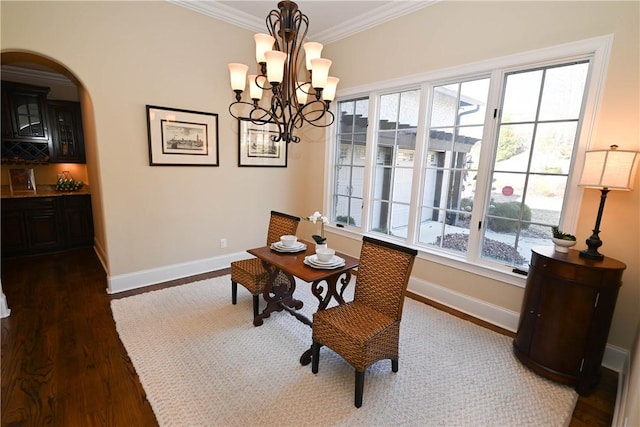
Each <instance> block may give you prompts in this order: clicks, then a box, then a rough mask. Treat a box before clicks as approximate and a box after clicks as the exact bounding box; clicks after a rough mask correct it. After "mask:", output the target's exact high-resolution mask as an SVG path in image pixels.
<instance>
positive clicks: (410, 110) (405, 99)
mask: <svg viewBox="0 0 640 427" xmlns="http://www.w3.org/2000/svg"><path fill="white" fill-rule="evenodd" d="M419 110H420V90H410V91H408V92H402V93H401V94H400V111H399V115H398V117H399V126H398V129H402V128H405V127H407V126H411V127H415V126H418V112H419Z"/></svg>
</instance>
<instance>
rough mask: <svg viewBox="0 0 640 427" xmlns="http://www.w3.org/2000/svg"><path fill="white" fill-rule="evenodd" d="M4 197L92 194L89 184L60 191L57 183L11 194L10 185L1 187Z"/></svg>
mask: <svg viewBox="0 0 640 427" xmlns="http://www.w3.org/2000/svg"><path fill="white" fill-rule="evenodd" d="M1 190H2V198H3V199H15V198H24V197H56V196H80V195H83V194H91V190H90V188H89V186H88V185H85V186H83V187H82V188H81V189H79V190H77V191H58V190H56V186H55V185H38V186H36V192H35V193H31V192H20V193H14V194H11V189H10V188H9V186H8V185H3V186H2V187H1Z"/></svg>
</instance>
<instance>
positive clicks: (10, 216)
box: [1, 194, 93, 257]
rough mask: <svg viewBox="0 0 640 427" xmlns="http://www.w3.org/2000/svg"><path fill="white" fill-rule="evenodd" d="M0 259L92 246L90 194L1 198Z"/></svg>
mask: <svg viewBox="0 0 640 427" xmlns="http://www.w3.org/2000/svg"><path fill="white" fill-rule="evenodd" d="M1 222H2V256H3V257H11V256H22V255H35V254H41V253H46V252H57V251H61V250H65V249H70V248H75V247H83V246H91V245H93V215H92V212H91V196H90V195H88V194H87V195H70V196H55V197H24V198H6V199H2V220H1Z"/></svg>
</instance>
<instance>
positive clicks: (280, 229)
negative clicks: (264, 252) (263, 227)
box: [267, 211, 300, 246]
mask: <svg viewBox="0 0 640 427" xmlns="http://www.w3.org/2000/svg"><path fill="white" fill-rule="evenodd" d="M299 223H300V217H297V216H293V215H288V214H285V213H282V212H276V211H271V218H270V219H269V231H268V232H267V246H269V245H271V244H272V243H275V242H277V241H279V240H280V236H284V235H286V234H293V235H295V234H296V232H297V231H298V224H299Z"/></svg>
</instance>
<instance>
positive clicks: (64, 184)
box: [56, 171, 84, 191]
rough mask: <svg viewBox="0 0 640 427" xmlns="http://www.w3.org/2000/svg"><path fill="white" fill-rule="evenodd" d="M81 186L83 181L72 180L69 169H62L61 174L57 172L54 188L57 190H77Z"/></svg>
mask: <svg viewBox="0 0 640 427" xmlns="http://www.w3.org/2000/svg"><path fill="white" fill-rule="evenodd" d="M83 186H84V183H83V182H82V181H76V180H74V179H73V177H72V176H71V174H70V173H69V171H62V173H61V174H58V181H57V182H56V190H58V191H78V190H79V189H81V188H82V187H83Z"/></svg>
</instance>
